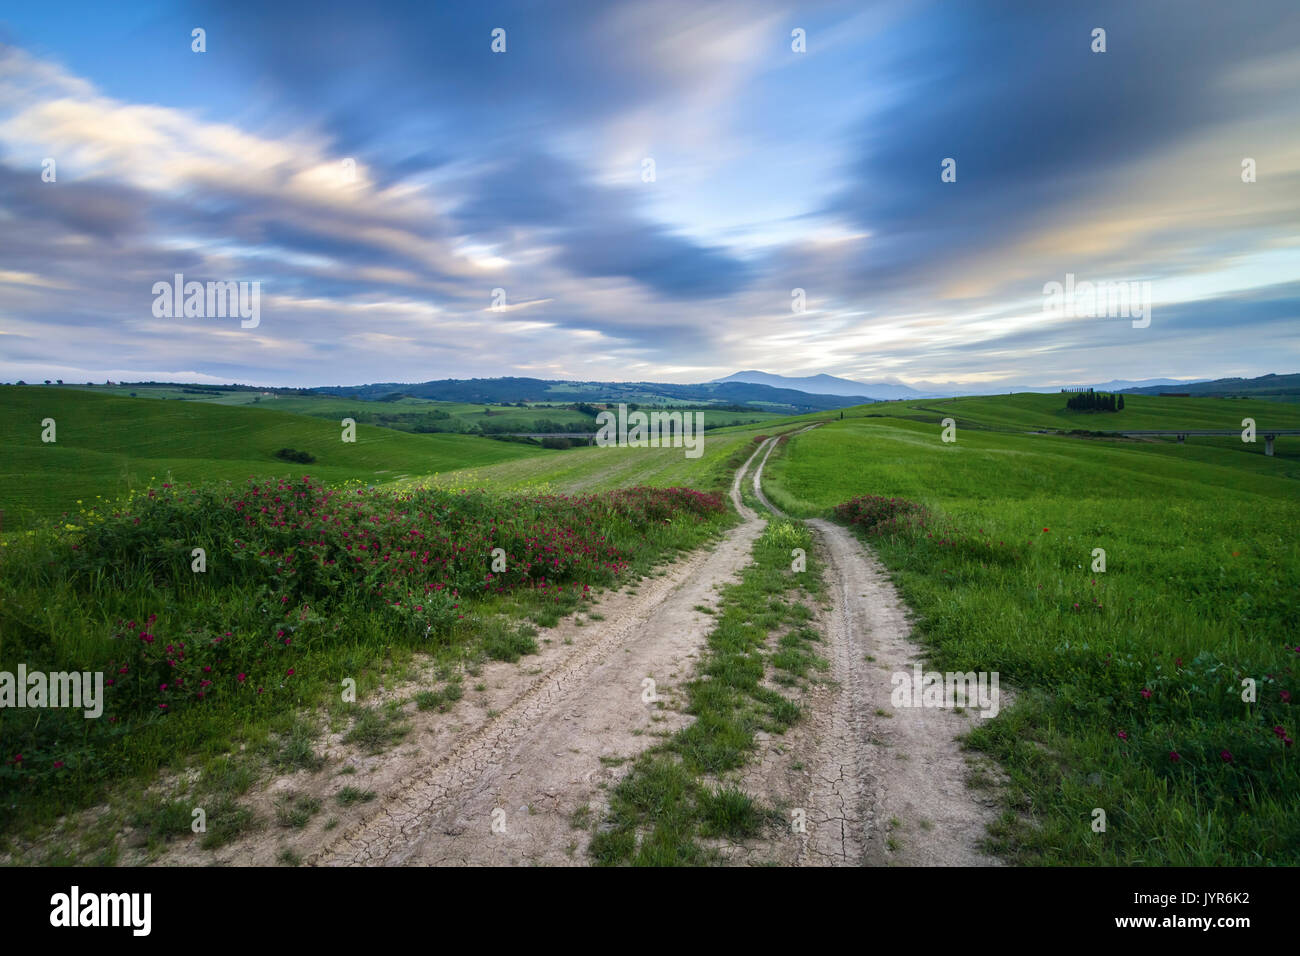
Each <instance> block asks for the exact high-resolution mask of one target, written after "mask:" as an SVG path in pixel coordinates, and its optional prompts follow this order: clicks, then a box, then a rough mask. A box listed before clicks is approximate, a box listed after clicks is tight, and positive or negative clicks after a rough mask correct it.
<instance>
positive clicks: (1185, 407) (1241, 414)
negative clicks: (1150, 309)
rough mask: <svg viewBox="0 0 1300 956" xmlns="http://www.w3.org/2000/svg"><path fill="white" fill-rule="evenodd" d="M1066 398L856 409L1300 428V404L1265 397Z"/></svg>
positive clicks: (1037, 422) (1084, 425) (982, 418)
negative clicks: (1074, 405)
mask: <svg viewBox="0 0 1300 956" xmlns="http://www.w3.org/2000/svg"><path fill="white" fill-rule="evenodd" d="M1065 399H1066V396H1065V395H1061V394H1059V393H1057V394H1047V395H1039V394H1034V393H1032V392H1020V393H1017V394H1015V395H999V396H984V397H979V398H953V399H928V400H925V401H906V402H888V403H882V404H879V405H873V406H869V407H865V408H864V409H856V410H855V412H856V413H863V414H877V415H880V414H883V415H891V416H897V417H900V418H907V417H912V416H916V417H919V418H921V419H923V420H925V421H939V420H940V419H942V418H953V419H955V420H956V422H957V424H958V425H962V424H967V423H968V424H972V425H978V426H979V427H982V428H996V429H1007V430H1024V431H1030V430H1038V429H1059V430H1061V431H1073V430H1074V429H1083V430H1085V431H1123V430H1125V429H1153V430H1155V429H1168V428H1241V427H1242V426H1241V420H1242V419H1243V418H1253V419H1254V420H1255V423H1256V427H1257V428H1260V429H1262V428H1266V427H1273V428H1300V407H1296V406H1295V405H1290V404H1286V403H1283V402H1272V401H1264V400H1260V399H1232V398H1161V397H1159V396H1152V395H1125V396H1124V410H1123V411H1122V412H1079V411H1071V410H1068V409H1066V407H1065Z"/></svg>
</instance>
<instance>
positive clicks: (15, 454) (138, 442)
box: [0, 386, 563, 529]
mask: <svg viewBox="0 0 1300 956" xmlns="http://www.w3.org/2000/svg"><path fill="white" fill-rule="evenodd" d="M0 413H2V414H0V448H3V449H4V461H3V464H2V465H0V509H3V511H4V526H5V528H6V529H12V528H17V527H25V526H28V525H30V524H31V522H32V521H33V520H34V519H36V518H39V517H48V516H53V515H58V514H61V513H63V512H74V513H75V512H76V511H77V510H78V508H79V505H78V501H79V500H80V501H81V502H83V503H85V504H89V503H91V502H92V501H93V500H94V499H95V498H96V496H102V497H103V498H104V499H112V498H117V497H120V496H123V495H125V494H127V493H129V492H130V491H131V490H140V489H142V488H145V487H147V486H149V485H150V484H158V483H161V482H165V481H172V482H194V483H197V482H201V481H214V480H223V479H242V478H246V477H248V476H249V475H254V474H256V475H267V474H275V475H303V474H310V475H313V476H315V477H317V478H319V479H321V480H324V481H345V480H352V479H355V480H361V481H365V482H375V483H378V482H386V481H392V480H394V479H398V478H402V477H406V476H411V475H429V474H434V473H436V472H441V471H448V470H451V469H455V468H464V467H466V466H480V465H491V464H495V463H498V462H503V461H512V460H516V459H521V458H528V457H532V456H540V457H549V456H551V455H557V454H563V453H562V452H548V451H544V450H542V449H540V448H538V447H535V446H527V445H520V444H512V443H507V442H499V441H493V440H491V439H486V438H474V437H469V436H462V435H411V434H405V433H402V432H398V431H394V430H392V429H388V428H378V427H375V426H366V425H364V424H359V425H358V426H357V432H356V441H355V442H354V443H349V442H344V441H342V440H341V437H342V429H341V428H340V426H339V422H338V420H322V419H318V418H314V417H309V416H305V415H292V414H287V413H284V412H275V411H269V410H262V409H260V408H259V409H256V410H254V409H248V408H227V407H224V406H220V405H213V404H209V403H199V402H171V401H168V402H161V401H146V400H144V399H131V398H112V397H108V396H104V395H96V394H93V393H87V392H84V391H79V390H75V389H69V388H44V387H41V388H36V387H33V386H0ZM46 418H53V419H54V421H55V425H56V434H55V437H56V439H57V440H56V441H55V442H53V443H45V442H42V441H41V432H42V425H41V422H42V421H43V420H44V419H46ZM281 448H293V449H297V450H301V451H307V452H309V453H310V454H312V455H314V456H315V457H316V461H315V462H313V463H311V464H296V463H291V462H286V461H282V460H280V459H278V458H276V457H275V453H276V452H277V451H278V450H279V449H281Z"/></svg>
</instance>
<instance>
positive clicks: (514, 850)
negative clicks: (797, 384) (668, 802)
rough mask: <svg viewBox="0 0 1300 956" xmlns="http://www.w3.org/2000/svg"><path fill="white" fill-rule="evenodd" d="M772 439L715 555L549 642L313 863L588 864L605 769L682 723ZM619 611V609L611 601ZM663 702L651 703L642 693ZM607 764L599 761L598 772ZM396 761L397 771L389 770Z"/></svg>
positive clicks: (751, 526) (748, 529)
mask: <svg viewBox="0 0 1300 956" xmlns="http://www.w3.org/2000/svg"><path fill="white" fill-rule="evenodd" d="M772 441H773V440H771V439H769V440H768V441H767V442H766V443H764V445H762V446H760V447H759V449H757V450H756V451H755V452H754V455H753V456H751V457H750V459H749V461H748V462H746V464H745V466H744V467H742V468H741V469H739V470H738V472H737V474H736V477H735V479H734V481H733V483H732V488H731V497H732V501H733V502H734V503H735V505H736V508H737V510H738V512H739V513H740V515H741V518H742V523H741V524H740V525H739V526H737V527H735V528H733V529H732V530H731V531H729V532H728V533H727V534H726V536H725V537H724V538H723V539H722V540H721V542H720V543H719V544H718V545H717V546H716V547H714V548H713V549H712V550H710V551H705V552H700V553H697V554H694V555H691V556H690V557H688V558H686V559H684V560H683V561H679V562H677V563H676V564H674V565H672V566H671V567H670V568H669V569H668V571H667V573H666V574H665V575H664V576H662V577H658V578H650V579H648V580H647V581H646V582H643V583H642V584H641V586H640V588H639V591H638V593H637V594H636V595H635V596H633V597H631V598H627V596H626V595H624V596H622V597H623V598H624V600H622V601H613V602H610V604H611V606H609V607H608V608H605V607H602V608H601V609H600V610H601V613H603V614H605V616H606V620H605V621H603V622H601V624H600V627H599V628H596V627H593V626H590V625H588V626H586V627H584V628H575V627H573V626H572V625H571V624H569V623H567V622H566V623H565V624H561V625H560V626H559V627H558V628H556V629H553V630H554V632H555V633H554V634H552V635H551V636H553V637H560V638H567V639H571V640H573V641H574V644H573V646H572V651H571V653H568V654H564V655H562V656H557V657H556V659H555V660H554V661H553V662H551V663H550V665H549V666H546V665H544V667H543V671H542V673H541V674H537V675H535V676H532V677H529V678H527V681H528V683H527V686H525V687H521V688H520V692H519V693H518V695H517V696H516V697H515V698H514V699H513V701H512V702H511V703H510V704H509V705H507V706H506V707H505V708H504V709H503V710H502V711H501V712H500V713H499V714H497V715H495V716H493V717H491V719H489V720H488V721H486V722H485V723H483V724H482V726H480V727H478V728H477V729H476V730H475V731H473V732H472V733H470V734H469V735H467V736H465V737H463V738H462V739H460V740H459V741H457V742H456V743H455V745H454V746H452V747H450V748H449V749H448V750H447V751H446V752H445V753H443V754H441V755H440V756H438V757H436V758H435V759H433V760H431V761H430V760H429V759H428V755H427V754H426V755H424V758H423V759H422V760H421V766H419V767H418V768H417V767H410V768H409V771H410V773H409V775H408V776H406V777H405V778H404V783H403V784H402V785H400V786H398V787H397V788H396V789H394V790H392V791H390V792H389V793H388V794H387V795H386V796H384V798H383V800H382V803H381V805H380V806H379V807H378V808H377V812H375V813H373V814H372V815H371V816H370V817H369V818H368V819H366V820H365V821H364V822H362V823H360V824H359V825H354V826H353V827H352V828H351V829H349V830H348V831H346V832H344V833H343V834H342V835H341V836H339V837H338V838H336V839H334V840H332V841H331V842H329V843H327V844H325V845H323V846H321V847H320V848H319V849H318V850H317V851H316V852H315V853H314V854H312V855H311V856H310V857H309V858H308V862H311V863H315V864H318V865H328V866H347V865H437V864H469V865H495V864H506V865H510V864H545V865H564V864H575V863H584V862H585V844H586V842H587V840H588V835H587V833H586V832H585V831H583V830H579V829H575V828H574V827H573V826H571V823H570V821H571V818H572V816H573V814H574V812H575V811H579V810H580V808H582V807H587V806H591V805H599V804H601V803H602V800H601V789H600V784H601V783H602V782H604V783H610V782H612V780H613V778H614V777H615V776H616V773H614V772H611V767H610V766H609V764H611V763H613V762H615V761H620V762H621V761H622V760H624V759H626V758H627V757H629V756H635V755H636V754H637V753H639V752H640V751H641V750H643V749H645V748H646V747H648V746H650V745H651V744H653V743H654V742H655V741H656V739H657V738H656V735H657V734H660V733H667V732H671V731H673V730H676V729H678V728H679V727H681V726H683V725H684V724H685V722H686V720H685V718H684V717H682V716H681V715H680V714H677V713H676V712H674V711H673V710H672V709H671V708H670V707H667V708H666V707H663V706H661V704H663V703H665V701H664V700H663V698H664V697H665V695H668V696H669V697H671V696H673V691H674V690H675V688H677V687H679V686H680V685H681V684H683V683H684V682H685V681H686V680H687V679H689V677H690V676H691V673H692V671H693V666H694V660H695V659H696V658H697V657H698V654H699V651H700V648H701V647H703V645H704V642H705V638H706V637H707V635H708V632H709V630H710V628H711V627H712V624H713V620H712V618H711V617H709V616H708V615H706V614H702V613H701V612H699V611H697V610H695V607H696V606H697V605H701V606H704V607H710V608H711V607H714V606H715V605H716V604H717V590H718V588H719V587H721V586H722V585H724V584H727V583H729V582H731V581H734V580H736V579H737V578H738V576H739V573H740V571H741V569H742V568H743V567H744V566H745V565H746V564H747V563H748V562H749V560H750V553H751V550H752V547H753V543H754V540H755V538H757V536H758V535H759V534H760V533H761V531H762V529H763V526H764V523H765V522H764V521H763V520H762V519H761V518H760V517H759V516H757V515H756V514H754V513H753V512H752V511H751V510H750V509H748V508H747V507H745V505H744V503H743V502H742V501H741V496H740V482H741V480H742V478H743V476H744V474H745V473H746V471H747V469H748V468H749V467H751V466H752V464H753V462H754V460H755V458H757V456H758V455H759V454H760V453H762V452H764V451H770V448H771V445H772ZM615 597H619V596H615ZM647 679H650V680H653V681H654V682H655V685H654V688H653V691H654V693H655V695H656V696H658V697H659V698H660V700H659V701H657V702H651V703H647V702H646V701H645V700H644V699H643V696H644V695H646V693H647V691H648V690H649V688H648V686H647V685H646V684H645V683H644V681H646V680H647ZM602 758H604V760H602ZM394 759H398V758H394Z"/></svg>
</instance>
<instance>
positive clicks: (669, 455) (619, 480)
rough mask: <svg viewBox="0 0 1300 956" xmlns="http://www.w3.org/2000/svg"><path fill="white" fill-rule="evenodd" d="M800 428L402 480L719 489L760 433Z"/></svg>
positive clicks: (771, 426)
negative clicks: (692, 448)
mask: <svg viewBox="0 0 1300 956" xmlns="http://www.w3.org/2000/svg"><path fill="white" fill-rule="evenodd" d="M794 427H796V423H793V422H792V421H791V420H790V419H780V420H778V421H775V422H772V423H768V424H764V425H747V426H744V427H739V428H727V429H721V430H718V431H711V432H708V433H707V434H706V435H705V436H704V441H703V452H702V454H701V455H700V457H699V458H687V457H686V455H685V454H684V452H683V449H681V448H624V447H613V448H598V447H594V446H592V447H584V448H574V449H572V450H570V451H566V452H563V453H562V457H557V456H548V457H536V458H520V459H516V460H514V461H507V462H502V463H500V464H496V465H489V466H486V467H482V468H479V467H474V468H466V469H463V470H460V471H451V472H447V473H445V474H441V475H439V476H437V478H436V479H433V480H432V481H428V480H424V479H408V480H405V481H401V482H399V483H398V484H399V485H421V484H426V483H432V484H435V485H439V486H442V487H451V488H489V489H496V490H502V491H517V490H522V489H528V488H544V489H547V490H551V491H555V492H560V493H564V494H571V493H574V492H588V491H606V490H609V489H611V488H624V487H631V486H634V485H649V486H652V487H659V488H667V487H671V486H673V485H688V486H690V487H692V488H700V489H706V490H710V491H716V490H720V489H722V488H724V487H725V486H726V485H727V484H729V483H730V481H731V475H732V472H733V471H734V469H735V466H736V464H737V462H736V461H735V456H736V455H737V454H739V452H740V451H742V450H745V449H750V450H752V447H751V446H752V444H753V441H754V438H755V437H756V436H758V435H767V434H777V433H779V432H783V431H789V430H790V429H791V428H794Z"/></svg>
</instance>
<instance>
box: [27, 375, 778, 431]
mask: <svg viewBox="0 0 1300 956" xmlns="http://www.w3.org/2000/svg"><path fill="white" fill-rule="evenodd" d="M27 387H28V388H31V387H33V386H27ZM42 387H43V386H42ZM56 387H57V386H56ZM64 388H66V389H70V390H74V391H79V392H89V393H91V394H96V395H112V396H114V397H117V398H151V399H157V400H164V401H186V402H201V403H203V404H207V405H246V406H249V407H256V408H258V409H271V410H274V411H279V412H291V413H293V414H296V415H312V416H315V417H319V418H331V419H341V418H345V417H351V418H354V419H356V421H358V422H366V423H369V424H375V425H383V426H384V427H385V428H394V429H398V430H399V431H416V430H419V426H422V425H423V426H434V427H437V428H438V430H439V431H443V432H473V433H478V432H479V431H480V430H483V431H489V432H502V431H514V432H532V431H541V430H544V431H551V430H561V429H563V430H568V429H569V428H571V427H576V426H582V427H581V428H577V429H576V430H580V431H595V430H596V424H595V419H594V418H593V417H592V416H591V415H588V414H584V413H583V412H580V411H577V410H575V409H574V408H572V407H568V406H571V405H572V403H571V402H569V403H564V402H555V403H552V402H532V403H530V404H528V405H527V406H524V407H521V406H518V405H495V404H475V403H468V402H442V401H434V400H431V399H426V398H413V397H409V396H408V397H404V398H400V399H395V400H393V401H391V402H390V401H362V400H361V399H357V398H340V397H336V396H333V395H302V394H296V393H278V392H275V391H270V390H258V389H227V390H224V391H222V390H217V389H212V390H209V389H207V388H204V389H198V388H194V387H191V386H184V385H93V386H87V385H67V386H64ZM593 394H594V393H593ZM654 398H655V396H651V395H645V396H641V399H642V400H643V401H649V400H651V399H654ZM657 404H665V400H664V399H663V398H662V396H660V397H659V399H658V402H657ZM666 404H668V405H673V406H677V405H683V403H681V402H671V401H667V402H666ZM692 407H694V406H692ZM702 411H703V414H704V424H705V427H706V428H711V429H712V428H723V427H727V426H731V425H744V424H749V423H753V422H764V421H771V420H774V419H780V418H784V417H785V415H784V413H780V412H765V411H761V410H749V409H746V410H745V411H734V410H733V411H728V410H725V409H714V408H708V409H702ZM539 425H542V426H543V427H542V428H540V429H539V428H538V426H539ZM551 425H558V426H560V429H552V428H551V427H550V426H551Z"/></svg>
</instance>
